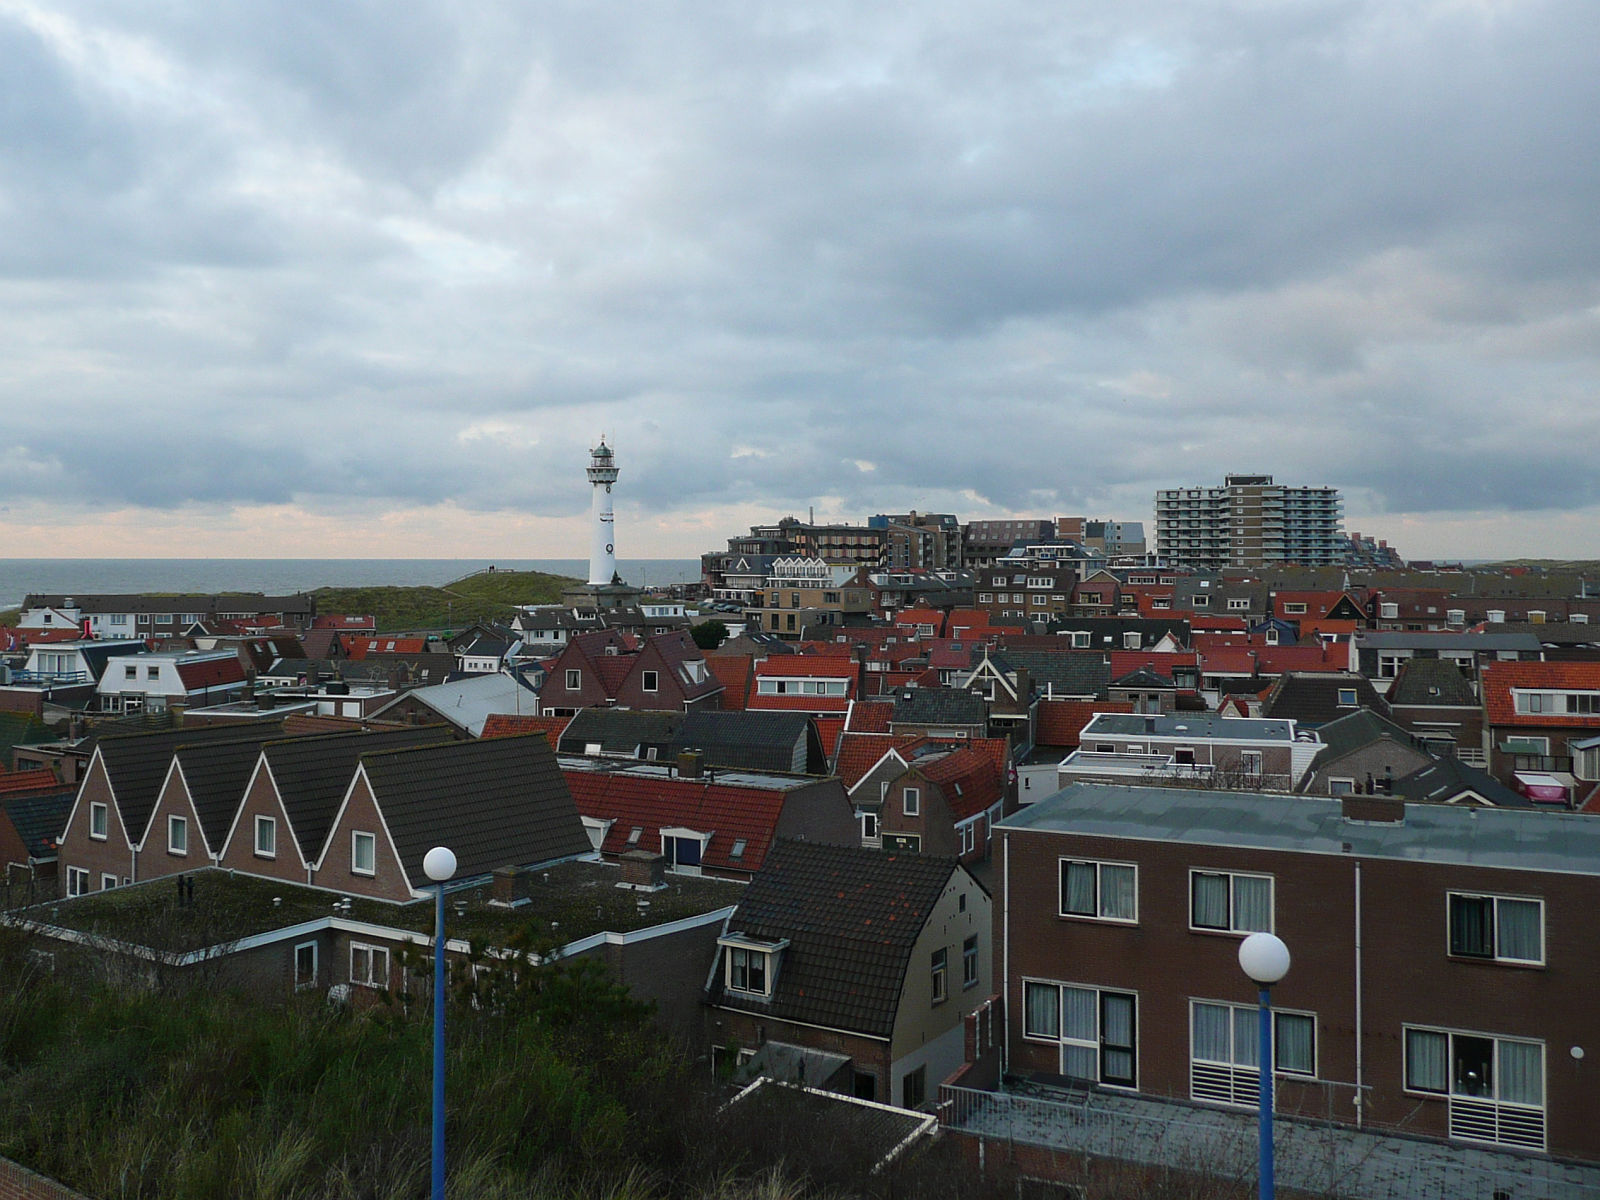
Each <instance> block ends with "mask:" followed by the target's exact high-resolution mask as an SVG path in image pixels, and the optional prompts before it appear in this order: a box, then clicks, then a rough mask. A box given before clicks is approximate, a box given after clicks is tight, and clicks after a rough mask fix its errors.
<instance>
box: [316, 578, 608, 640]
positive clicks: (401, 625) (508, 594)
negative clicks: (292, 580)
mask: <svg viewBox="0 0 1600 1200" xmlns="http://www.w3.org/2000/svg"><path fill="white" fill-rule="evenodd" d="M579 582H581V580H577V579H568V578H565V577H564V576H561V575H547V574H545V573H544V572H542V571H496V572H494V573H493V574H490V573H488V572H486V571H481V572H478V573H477V574H474V575H468V576H467V577H466V578H464V579H457V580H456V581H454V582H453V583H447V584H445V585H444V586H443V587H363V588H341V587H323V588H318V589H317V590H316V591H315V592H314V593H313V595H315V596H316V599H317V611H318V612H321V613H351V614H355V615H358V616H360V615H366V614H371V615H372V616H373V617H374V618H375V620H376V621H377V625H378V628H379V629H380V630H381V631H383V632H385V633H397V632H400V631H403V630H409V629H460V628H462V627H464V626H467V625H470V624H472V622H474V621H485V622H487V621H509V620H510V619H511V618H512V617H513V616H515V615H516V611H517V607H518V606H519V605H523V604H554V603H556V602H557V601H559V600H560V599H561V592H562V589H563V588H567V587H570V586H572V585H573V584H576V583H579Z"/></svg>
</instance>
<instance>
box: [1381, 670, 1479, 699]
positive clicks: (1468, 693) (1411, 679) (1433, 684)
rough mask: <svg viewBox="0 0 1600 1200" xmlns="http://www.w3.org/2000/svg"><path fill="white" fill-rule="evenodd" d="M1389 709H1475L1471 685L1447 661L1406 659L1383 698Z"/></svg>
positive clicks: (1475, 697) (1474, 696) (1475, 696)
mask: <svg viewBox="0 0 1600 1200" xmlns="http://www.w3.org/2000/svg"><path fill="white" fill-rule="evenodd" d="M1384 699H1385V700H1387V701H1388V702H1389V704H1390V706H1391V707H1393V706H1396V705H1401V704H1405V705H1421V706H1439V707H1453V708H1463V707H1464V708H1477V707H1478V697H1477V695H1476V694H1475V693H1474V692H1473V690H1472V682H1471V681H1470V680H1469V679H1468V678H1467V677H1466V676H1465V675H1463V674H1462V673H1461V668H1460V667H1458V666H1456V664H1455V663H1453V662H1451V661H1450V660H1449V659H1447V658H1408V659H1406V661H1405V663H1404V664H1403V665H1402V666H1401V667H1400V674H1398V675H1397V676H1395V680H1394V682H1393V683H1392V684H1390V685H1389V691H1388V693H1387V695H1385V696H1384Z"/></svg>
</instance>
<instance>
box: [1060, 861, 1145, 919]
mask: <svg viewBox="0 0 1600 1200" xmlns="http://www.w3.org/2000/svg"><path fill="white" fill-rule="evenodd" d="M1071 866H1080V867H1093V868H1094V907H1095V911H1094V912H1092V913H1085V912H1069V911H1068V909H1067V868H1068V867H1071ZM1107 868H1111V869H1113V870H1128V871H1132V872H1133V914H1132V915H1131V916H1118V915H1115V914H1112V913H1108V912H1106V887H1105V872H1106V869H1107ZM1056 915H1057V916H1058V917H1064V918H1066V919H1067V920H1071V921H1100V922H1106V923H1109V924H1113V925H1137V924H1138V923H1139V864H1138V863H1130V862H1105V861H1101V860H1100V859H1089V858H1066V857H1062V858H1059V859H1057V860H1056Z"/></svg>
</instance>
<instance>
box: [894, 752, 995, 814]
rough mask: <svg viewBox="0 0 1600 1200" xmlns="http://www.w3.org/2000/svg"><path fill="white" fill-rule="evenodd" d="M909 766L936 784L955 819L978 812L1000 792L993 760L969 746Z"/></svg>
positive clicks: (919, 760)
mask: <svg viewBox="0 0 1600 1200" xmlns="http://www.w3.org/2000/svg"><path fill="white" fill-rule="evenodd" d="M911 768H912V769H913V770H914V771H916V772H917V774H918V775H921V776H922V777H923V778H924V779H926V780H927V781H928V782H929V783H934V784H937V785H938V786H939V789H940V790H941V791H942V792H943V793H944V798H945V803H946V804H948V805H949V806H950V815H951V816H952V817H953V818H954V819H955V820H956V821H958V822H960V821H965V820H966V819H967V818H969V817H974V816H977V815H978V814H979V813H981V812H983V811H984V810H985V809H987V808H989V807H991V806H992V805H994V804H995V803H996V802H997V801H999V799H1000V798H1001V796H1002V795H1003V791H1002V784H1001V780H1000V772H999V771H997V770H995V765H994V760H993V759H991V758H990V757H989V756H988V755H987V754H985V753H983V752H982V751H981V750H974V749H972V748H971V747H963V748H961V749H957V750H951V751H948V752H946V753H944V754H939V755H930V756H928V757H926V758H917V759H914V760H913V761H912V763H911Z"/></svg>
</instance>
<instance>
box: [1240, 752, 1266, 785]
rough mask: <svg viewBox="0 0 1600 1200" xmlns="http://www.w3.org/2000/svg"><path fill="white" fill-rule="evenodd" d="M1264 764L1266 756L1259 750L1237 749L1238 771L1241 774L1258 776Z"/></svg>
mask: <svg viewBox="0 0 1600 1200" xmlns="http://www.w3.org/2000/svg"><path fill="white" fill-rule="evenodd" d="M1265 765H1266V756H1265V755H1264V754H1262V752H1261V751H1260V750H1241V751H1239V771H1240V773H1241V774H1243V775H1249V776H1252V777H1255V778H1259V777H1260V776H1261V775H1262V773H1263V771H1264V768H1265Z"/></svg>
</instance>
